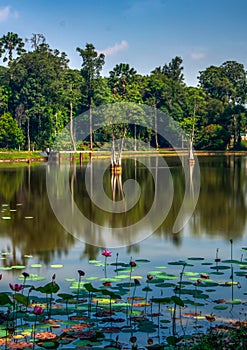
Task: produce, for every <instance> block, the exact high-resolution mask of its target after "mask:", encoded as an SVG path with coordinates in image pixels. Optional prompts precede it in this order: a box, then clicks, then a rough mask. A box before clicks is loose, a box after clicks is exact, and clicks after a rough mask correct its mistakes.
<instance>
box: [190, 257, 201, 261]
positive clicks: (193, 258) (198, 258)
mask: <svg viewBox="0 0 247 350" xmlns="http://www.w3.org/2000/svg"><path fill="white" fill-rule="evenodd" d="M188 260H195V261H200V260H204V258H202V257H190V258H188Z"/></svg>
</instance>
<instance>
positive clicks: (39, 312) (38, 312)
mask: <svg viewBox="0 0 247 350" xmlns="http://www.w3.org/2000/svg"><path fill="white" fill-rule="evenodd" d="M44 311H45V310H44V309H43V308H42V307H41V306H38V305H36V306H35V307H34V309H33V313H34V314H35V315H42V314H43V313H44Z"/></svg>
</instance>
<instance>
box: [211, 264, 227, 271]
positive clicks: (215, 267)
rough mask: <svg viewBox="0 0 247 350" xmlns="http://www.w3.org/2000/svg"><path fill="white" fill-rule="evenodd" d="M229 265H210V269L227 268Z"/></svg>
mask: <svg viewBox="0 0 247 350" xmlns="http://www.w3.org/2000/svg"><path fill="white" fill-rule="evenodd" d="M230 268H231V267H230V266H226V265H218V266H211V267H210V269H213V270H228V269H230Z"/></svg>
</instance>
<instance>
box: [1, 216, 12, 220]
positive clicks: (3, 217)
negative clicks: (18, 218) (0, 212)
mask: <svg viewBox="0 0 247 350" xmlns="http://www.w3.org/2000/svg"><path fill="white" fill-rule="evenodd" d="M2 219H3V220H11V216H2Z"/></svg>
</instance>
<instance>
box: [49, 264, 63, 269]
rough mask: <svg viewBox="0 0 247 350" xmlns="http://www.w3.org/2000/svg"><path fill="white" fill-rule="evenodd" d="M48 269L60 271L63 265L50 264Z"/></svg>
mask: <svg viewBox="0 0 247 350" xmlns="http://www.w3.org/2000/svg"><path fill="white" fill-rule="evenodd" d="M50 267H51V268H52V269H61V268H62V267H63V265H62V264H52V265H50Z"/></svg>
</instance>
